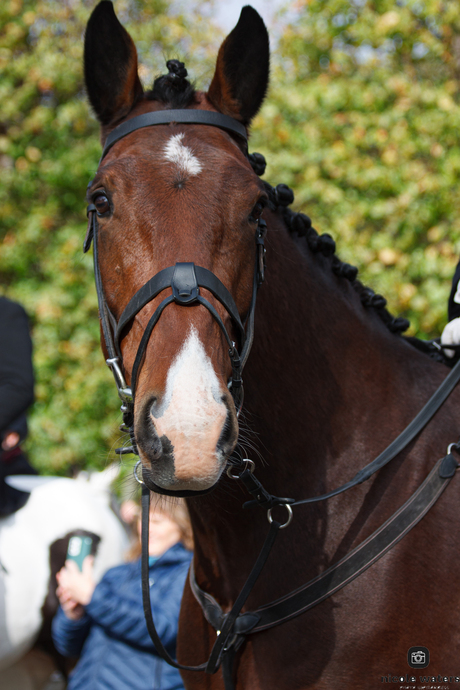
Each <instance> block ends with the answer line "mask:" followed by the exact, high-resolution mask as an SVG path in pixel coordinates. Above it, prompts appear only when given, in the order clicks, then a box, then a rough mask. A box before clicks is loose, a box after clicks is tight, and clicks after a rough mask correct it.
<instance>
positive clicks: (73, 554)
mask: <svg viewBox="0 0 460 690" xmlns="http://www.w3.org/2000/svg"><path fill="white" fill-rule="evenodd" d="M92 545H93V540H92V539H91V537H79V536H75V537H70V539H69V546H68V548H67V557H66V560H69V561H75V563H76V564H77V566H78V568H79V570H80V571H81V570H83V561H84V560H85V558H86V556H89V555H90V553H91V546H92Z"/></svg>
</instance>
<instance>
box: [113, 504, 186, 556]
mask: <svg viewBox="0 0 460 690" xmlns="http://www.w3.org/2000/svg"><path fill="white" fill-rule="evenodd" d="M150 512H159V513H163V515H166V516H167V517H168V518H169V519H170V520H172V521H173V522H175V523H176V525H177V526H178V527H179V531H180V540H179V541H180V542H181V543H182V544H183V545H184V546H185V548H186V549H188V551H193V533H192V525H191V524H190V517H189V514H188V510H187V505H186V503H185V501H184V499H183V498H172V499H171V498H168V499H167V500H165V499H164V498H163V497H162V498H161V499H160V500H159V501H156V502H152V503H151V504H150ZM138 520H141V515H140V513H139V517H138ZM141 551H142V546H141V540H140V539H139V538H137V539H136V542H135V543H134V544H133V545H132V546H131V548H130V549H129V551H128V553H127V554H126V560H127V561H135V560H137V559H138V558H140V555H141Z"/></svg>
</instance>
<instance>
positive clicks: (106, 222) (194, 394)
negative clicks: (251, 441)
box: [85, 1, 269, 492]
mask: <svg viewBox="0 0 460 690" xmlns="http://www.w3.org/2000/svg"><path fill="white" fill-rule="evenodd" d="M137 62H138V61H137V53H136V48H135V46H134V43H133V41H132V39H131V37H130V36H129V34H128V33H127V32H126V30H125V29H124V28H123V27H122V26H121V24H120V23H119V21H118V19H117V17H116V15H115V13H114V10H113V6H112V3H111V2H107V1H103V2H101V3H100V4H99V5H98V6H97V7H96V8H95V10H94V12H93V14H92V15H91V18H90V20H89V22H88V26H87V31H86V36H85V80H86V87H87V92H88V96H89V100H90V102H91V105H92V107H93V109H94V112H95V114H96V116H97V118H98V120H99V122H100V124H101V141H102V143H103V145H105V149H104V153H103V157H102V159H101V162H100V164H99V168H98V171H97V174H96V176H95V177H94V179H93V180H92V182H91V183H90V185H89V187H88V201H89V203H90V207H89V208H90V209H91V216H90V225H91V217H92V218H93V219H94V220H93V225H92V227H93V232H94V235H96V234H97V271H98V273H99V277H100V285H99V288H98V289H99V293H100V299H101V296H102V300H103V306H104V309H106V313H107V318H106V321H107V324H105V327H104V323H103V330H104V331H107V330H110V331H111V335H110V334H109V335H107V333H104V336H105V337H104V338H102V344H103V349H104V350H105V354H106V357H108V358H109V359H110V358H112V359H114V360H118V361H117V362H115V366H116V372H115V373H116V377H117V376H118V379H119V380H121V381H122V382H123V385H125V384H124V382H125V381H126V386H130V388H131V391H132V393H133V401H131V400H129V401H128V407H129V406H130V405H131V407H130V410H129V414H128V417H129V416H130V417H131V419H130V420H129V422H128V426H129V427H130V430H131V436H132V441H133V443H134V444H135V446H136V447H137V451H138V453H139V456H140V458H141V460H142V463H143V466H144V468H146V470H148V474H149V476H150V478H151V480H152V482H153V483H154V484H155V485H156V486H157V487H159V488H160V490H164V491H165V492H168V491H174V492H184V491H185V492H188V491H205V490H208V489H209V488H211V487H212V486H214V485H215V483H216V482H217V481H218V479H219V477H220V475H221V473H222V471H223V469H224V467H225V464H226V461H227V458H228V457H229V455H230V454H231V453H232V451H233V449H234V447H235V445H236V441H237V437H238V421H237V412H238V409H237V408H238V407H239V405H240V404H241V394H240V392H239V391H240V384H241V381H240V378H241V377H240V374H241V368H242V364H244V360H245V359H246V357H247V354H248V351H249V347H250V340H251V334H249V333H248V327H249V322H250V321H251V320H252V317H253V313H252V311H251V309H253V306H254V301H255V292H256V290H255V288H254V285H255V282H257V281H256V280H255V272H257V269H256V268H255V267H257V265H258V251H259V248H260V244H261V241H262V240H261V237H262V234H263V233H262V229H261V228H262V224H261V221H260V216H261V214H262V212H263V209H264V206H265V204H266V201H267V196H266V192H265V189H264V186H263V183H262V182H261V181H260V179H259V178H258V177H257V175H256V174H255V172H254V171H253V169H252V167H251V164H250V161H249V159H248V154H247V144H246V136H247V128H248V126H249V125H250V122H251V120H252V118H253V117H254V115H255V114H256V113H257V111H258V109H259V107H260V105H261V103H262V101H263V98H264V96H265V92H266V89H267V85H268V73H269V48H268V35H267V31H266V28H265V26H264V23H263V21H262V19H261V18H260V17H259V15H258V14H257V12H256V11H255V10H254V9H252V8H251V7H245V8H243V10H242V12H241V16H240V19H239V21H238V24H237V25H236V27H235V28H234V29H233V31H232V32H231V33H230V34H229V36H228V37H227V38H226V39H225V41H224V42H223V44H222V46H221V48H220V50H219V53H218V57H217V62H216V67H215V73H214V76H213V78H212V81H211V84H210V87H209V90H208V91H207V92H202V91H196V90H195V89H194V88H193V86H192V85H191V84H190V83H189V81H188V80H187V79H186V76H187V72H186V70H185V68H184V66H183V64H182V63H180V62H178V61H177V60H171V61H168V63H167V66H168V69H169V74H168V75H165V76H161V77H159V78H158V79H156V80H155V82H154V84H153V88H152V90H150V91H144V89H143V87H142V85H141V82H140V80H139V76H138V70H137ZM171 111H174V112H175V113H181V115H180V117H179V116H178V118H179V120H175V119H174V117H172V120H171V121H170V122H167V121H166V120H164V119H162V118H164V116H165V115H168V113H171ZM185 112H187V113H188V112H189V113H191V117H190V122H184V121H183V119H184V117H183V114H184V113H185ZM153 113H161V115H160V122H161V124H157V125H156V126H145V127H144V126H143V125H142V126H141V125H139V126H136V124H137V123H139V122H140V120H139V119H136V118H139V116H141V117H145V116H148V117H151V115H149V114H153ZM216 114H218V118H217V120H216V117H215V116H216ZM213 117H214V120H213ZM196 119H198V120H199V121H198V123H196ZM150 121H151V120H149V122H150ZM216 122H217V126H215V124H216ZM133 123H134V127H133V128H132V129H131V126H132V125H133ZM155 124H156V123H155ZM226 124H227V125H228V127H227V126H225V125H226ZM123 128H124V129H123ZM120 132H121V133H122V135H121V136H118V134H119V133H120ZM124 132H128V133H127V134H125V133H124ZM117 133H118V134H117ZM95 239H96V238H95ZM259 258H260V257H259ZM146 285H149V286H150V287H149V288H146V287H145V286H146ZM146 290H147V293H148V294H147V297H146ZM243 324H244V325H243ZM113 334H115V336H114V337H112V336H113ZM108 340H114V348H115V350H116V352H115V354H116V357H113V354H114V353H113V352H110V351H109V350H110V348H109V347H108V346H107V341H108ZM241 360H243V361H241ZM229 381H230V382H231V386H230V388H229ZM121 387H123V386H121ZM119 389H120V386H119ZM122 409H123V408H122ZM125 409H126V407H125Z"/></svg>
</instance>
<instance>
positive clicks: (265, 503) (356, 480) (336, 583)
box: [83, 110, 460, 690]
mask: <svg viewBox="0 0 460 690" xmlns="http://www.w3.org/2000/svg"><path fill="white" fill-rule="evenodd" d="M171 123H184V124H203V125H210V126H213V127H219V128H220V129H223V130H224V131H226V132H228V133H229V134H230V135H232V136H237V137H238V138H239V139H240V140H243V146H244V153H245V155H246V156H247V157H248V159H249V161H250V163H251V165H252V167H253V168H254V170H255V171H256V172H257V173H259V174H261V172H260V171H261V170H262V172H263V168H264V165H263V158H262V157H261V156H260V154H252V155H249V154H248V153H247V133H246V129H245V127H243V125H242V124H241V123H239V122H237V121H236V120H233V119H232V118H230V117H227V116H224V115H221V114H219V113H214V112H210V111H202V110H165V111H157V112H154V113H146V114H144V115H140V116H138V117H135V118H132V119H131V120H128V121H127V122H124V123H123V124H122V125H120V126H119V127H117V128H116V129H115V130H114V131H113V132H112V133H111V134H110V135H109V136H108V138H107V141H106V143H105V147H104V150H103V153H102V157H101V161H102V159H103V158H104V156H105V155H106V154H107V153H108V151H109V150H110V149H111V148H112V146H113V145H114V144H115V143H116V142H117V141H119V140H120V139H121V138H123V137H125V136H127V135H129V134H131V133H132V132H134V131H136V130H138V129H140V128H144V127H150V126H155V125H164V124H171ZM261 159H262V160H261ZM283 187H284V185H278V187H277V188H276V190H272V192H273V194H272V196H273V197H274V198H275V200H276V201H277V205H280V206H285V205H287V203H286V202H284V203H283V200H282V199H281V196H282V195H281V193H282V192H283V193H284V196H286V191H285V190H284V189H282V188H283ZM270 189H271V188H270ZM286 189H287V190H288V188H286ZM288 192H290V190H288ZM291 194H292V193H291ZM289 197H290V195H289V194H287V198H288V199H289ZM290 201H292V198H291V199H290ZM290 201H289V202H288V203H290ZM87 214H88V217H89V222H88V231H87V235H86V238H85V242H84V245H83V249H84V251H85V252H87V251H88V250H89V248H90V246H91V242H92V241H93V245H94V246H93V257H94V271H95V282H96V291H97V296H98V304H99V314H100V319H101V324H102V332H103V338H104V341H105V345H106V348H107V352H108V354H109V357H108V359H107V360H106V361H107V364H108V366H109V367H110V369H111V370H112V373H113V375H114V378H115V383H116V385H117V390H118V395H119V397H120V399H121V401H122V406H121V410H122V412H123V423H124V424H123V426H122V427H120V429H121V430H122V431H127V432H129V433H130V438H131V443H132V445H131V446H130V447H128V448H120V449H117V452H118V453H119V454H124V453H134V454H137V455H138V454H139V453H138V450H137V446H136V442H135V438H134V396H135V392H136V382H137V378H138V374H139V371H140V368H141V366H142V363H143V360H144V356H145V352H146V348H147V345H148V342H149V339H150V336H151V334H152V331H153V329H154V327H155V325H156V324H157V322H158V320H159V318H160V317H161V315H162V313H163V311H164V310H165V309H166V307H167V306H169V305H170V304H172V303H175V304H178V305H181V306H184V307H187V306H190V305H197V304H199V305H201V306H203V307H205V308H206V309H207V310H208V311H209V312H210V313H211V315H212V316H213V318H214V319H215V320H216V321H217V323H218V325H219V327H220V329H221V330H222V333H223V335H224V337H225V339H226V341H227V344H228V346H229V350H228V353H229V357H230V360H231V367H232V375H231V379H230V382H229V388H230V390H231V393H232V396H233V399H234V401H235V407H236V409H237V411H238V413H239V411H240V410H241V406H242V403H243V385H242V378H241V373H242V370H243V367H244V365H245V363H246V361H247V358H248V356H249V352H250V349H251V346H252V342H253V337H254V313H255V305H256V297H257V291H258V288H259V287H260V285H261V284H262V282H263V281H264V273H265V248H264V238H265V234H266V223H265V221H263V220H260V221H259V223H258V227H257V231H256V235H255V242H256V262H255V268H254V280H253V289H252V299H251V304H250V308H249V312H248V315H247V317H246V320H245V322H244V323H243V322H242V320H241V317H240V315H239V313H238V309H237V307H236V305H235V302H234V300H233V297H232V295H231V294H230V292H229V291H228V289H227V288H226V287H225V285H223V283H222V282H221V281H220V280H219V278H217V276H215V275H214V274H213V273H212V272H211V271H209V270H207V269H206V268H203V267H200V266H195V264H193V263H176V264H175V266H170V267H168V268H166V269H163V270H162V271H160V272H159V273H157V274H156V275H154V276H153V277H152V278H150V280H148V281H147V283H145V284H144V285H143V286H142V287H141V288H140V290H138V291H137V292H136V293H135V295H134V296H133V297H132V298H131V300H130V301H129V303H128V305H127V306H126V307H125V309H124V311H123V313H122V315H121V317H120V319H119V320H118V322H117V321H116V319H115V317H114V316H113V314H112V313H111V312H110V309H109V307H108V305H107V302H106V299H105V296H104V291H103V286H102V279H101V273H100V268H99V259H98V224H97V211H96V207H95V206H94V204H89V206H88V208H87ZM200 288H205V289H206V290H208V291H209V292H210V293H211V294H212V295H213V296H214V298H215V299H217V300H218V301H219V302H220V304H221V305H222V306H223V307H224V309H225V310H226V312H227V313H228V314H229V315H230V317H231V320H232V323H233V324H234V325H235V326H236V330H237V332H238V336H239V341H240V342H239V345H240V353H239V352H238V349H237V347H236V344H235V343H234V342H233V341H232V340H231V338H230V336H229V334H228V332H227V330H226V328H225V326H224V324H223V322H222V320H221V318H220V316H219V314H218V313H217V311H216V309H215V307H214V306H213V305H212V304H211V303H210V302H209V301H208V300H207V299H206V298H204V297H203V296H202V295H201V294H200ZM168 289H170V290H171V292H170V294H168V295H167V296H166V297H165V298H164V299H163V301H162V302H161V303H160V305H159V306H158V307H157V309H156V310H155V312H154V313H153V315H152V316H151V317H150V320H149V322H148V324H147V327H146V329H145V331H144V334H143V336H142V338H141V341H140V343H139V346H138V350H137V354H136V358H135V361H134V365H133V369H132V372H131V387H129V386H128V385H127V383H126V380H125V376H124V373H123V361H122V356H121V350H120V342H121V339H122V332H123V330H124V329H125V327H126V326H128V325H129V324H130V323H131V322H132V320H133V319H134V317H135V316H136V314H137V313H138V312H139V311H140V310H141V309H142V308H143V307H144V306H146V305H147V304H148V303H149V302H151V301H152V300H153V299H154V298H155V297H157V296H158V295H159V294H160V293H161V292H163V291H164V290H168ZM449 347H450V348H451V347H452V346H449ZM459 380H460V362H458V363H457V364H456V366H455V367H454V368H453V369H452V371H451V372H450V373H449V375H448V376H447V377H446V378H445V380H444V381H443V382H442V384H441V385H440V387H439V388H438V390H437V391H436V392H435V393H434V394H433V395H432V397H431V398H430V399H429V401H428V402H427V403H426V405H425V406H424V407H423V408H422V410H421V411H420V412H419V413H418V414H417V415H416V417H415V418H414V419H413V420H412V422H411V423H410V424H409V425H408V426H407V427H406V429H405V430H404V431H403V432H402V433H401V434H400V435H399V436H398V437H397V438H396V439H395V440H394V441H393V442H392V443H391V444H390V445H389V446H388V447H387V448H386V449H385V450H384V451H383V452H382V453H381V454H380V455H379V456H378V457H377V458H375V460H373V461H372V462H371V463H369V464H368V465H366V467H364V468H363V469H362V470H360V471H359V472H358V473H357V474H356V475H355V477H353V478H352V479H351V480H350V481H349V482H347V483H345V484H343V485H342V486H340V487H338V488H337V489H334V490H333V491H331V492H329V493H327V494H323V495H321V496H316V497H312V498H306V499H301V500H297V501H296V500H295V499H293V498H281V497H277V496H273V495H272V494H270V493H269V492H268V491H266V489H265V488H264V487H263V486H262V484H261V483H260V481H259V480H258V479H257V478H256V477H255V475H254V463H253V462H252V461H251V460H248V459H244V460H239V459H236V458H230V460H229V467H228V469H227V474H228V476H229V477H231V478H232V479H234V480H240V481H241V482H242V483H243V485H244V486H245V488H246V489H247V490H248V492H249V493H250V494H251V495H252V496H253V500H251V501H248V502H247V503H245V504H244V507H245V508H247V507H251V506H254V505H260V506H261V507H262V508H264V509H267V518H268V521H269V523H270V527H269V531H268V534H267V537H266V539H265V542H264V544H263V546H262V549H261V551H260V553H259V556H258V558H257V560H256V562H255V564H254V566H253V569H252V571H251V573H250V574H249V577H248V579H247V581H246V583H245V585H244V586H243V589H242V590H241V592H240V594H239V595H238V597H237V598H236V600H235V603H234V604H233V607H232V608H231V610H230V611H229V612H228V613H226V614H224V613H223V611H222V609H221V607H220V606H219V604H218V603H217V602H216V601H215V599H214V598H213V597H212V596H211V595H209V594H207V593H206V592H204V591H203V590H202V589H201V588H200V587H199V586H198V584H197V582H196V579H195V574H194V570H193V565H192V567H191V569H190V587H191V589H192V592H193V594H194V596H195V598H196V599H197V601H198V603H199V604H200V606H201V608H202V611H203V615H204V616H205V618H206V620H207V621H208V622H209V623H210V625H211V626H212V627H213V628H214V629H215V630H216V632H217V639H216V641H215V643H214V646H213V648H212V650H211V654H210V657H209V659H208V661H207V662H204V663H202V664H200V665H198V666H185V665H182V664H179V663H178V662H177V661H175V660H174V659H173V658H172V657H171V656H170V655H169V654H168V652H167V651H166V649H165V648H164V646H163V644H162V642H161V640H160V638H159V636H158V633H157V631H156V628H155V624H154V621H153V615H152V608H151V602H150V587H149V563H148V542H149V536H148V533H149V506H150V491H155V492H157V493H161V494H166V495H173V496H197V495H199V494H200V493H207V492H208V491H210V490H211V489H212V488H213V487H211V489H208V490H206V491H203V492H200V491H177V492H175V491H168V490H165V489H162V488H161V487H159V486H157V485H156V484H155V483H154V482H153V481H152V479H151V477H150V473H149V472H148V470H147V469H146V468H145V467H142V477H141V478H140V477H139V476H138V474H137V470H138V467H139V465H141V461H140V460H139V462H138V463H137V464H136V467H135V472H134V475H135V478H136V480H137V481H138V482H139V483H140V484H142V595H143V607H144V614H145V619H146V623H147V628H148V631H149V634H150V637H151V639H152V641H153V643H154V645H155V648H156V651H157V653H158V654H159V656H161V657H162V658H163V659H164V660H165V661H166V662H167V663H168V664H170V665H171V666H174V667H175V668H177V669H182V670H186V671H205V672H206V673H210V674H213V673H215V672H216V671H217V670H218V668H219V667H220V665H221V664H222V672H223V678H224V683H225V689H226V690H233V688H234V687H235V686H234V682H233V661H234V657H235V654H236V652H237V651H238V649H239V648H240V647H241V645H242V644H243V643H244V641H245V636H246V635H247V634H253V633H256V632H260V631H262V630H267V629H269V628H271V627H273V626H275V625H278V624H280V623H283V622H285V621H287V620H290V619H291V618H294V617H295V616H298V615H300V614H301V613H303V612H304V611H306V610H308V609H310V608H312V607H313V606H315V605H316V604H318V603H320V602H321V601H323V600H324V599H326V598H327V597H328V596H330V595H331V594H333V593H334V592H337V591H338V590H339V589H341V588H342V587H344V586H345V585H346V584H348V583H349V582H351V580H353V579H354V578H356V577H358V576H359V575H360V574H361V573H362V572H364V570H366V569H367V568H369V567H370V566H371V565H372V564H373V563H375V562H376V561H377V560H378V559H379V558H381V557H382V556H383V555H385V554H386V553H387V552H388V551H389V550H390V549H391V548H392V546H394V545H395V544H396V543H397V542H398V541H400V540H401V539H402V538H403V537H404V536H405V535H406V534H407V533H408V532H409V531H410V530H411V529H412V527H414V526H415V525H416V524H417V523H418V522H419V521H420V520H421V519H422V518H423V517H424V515H426V513H427V512H428V511H429V510H430V508H431V507H432V506H433V505H434V503H435V502H436V501H437V499H438V498H439V497H440V496H441V494H442V492H443V491H444V489H445V488H446V486H447V485H448V484H449V482H450V480H451V479H452V477H453V476H454V475H455V472H456V469H457V467H458V466H459V465H458V463H457V461H456V459H455V457H454V456H453V454H452V450H453V449H455V450H457V451H460V444H451V445H450V446H449V448H448V452H447V455H446V456H445V457H444V458H442V459H441V460H439V461H438V462H437V463H436V465H435V466H434V468H433V469H432V471H431V472H430V474H429V475H428V477H427V478H426V479H425V480H424V482H423V483H422V484H421V485H420V486H419V488H418V489H417V490H416V491H415V492H414V494H413V495H412V496H411V497H410V498H409V499H408V500H407V501H406V503H405V504H404V505H403V506H402V507H400V508H399V509H398V510H397V511H396V512H395V514H394V515H393V516H392V517H391V518H389V520H387V521H386V522H385V523H384V524H383V525H382V526H381V527H380V528H379V529H377V530H376V531H375V532H374V533H373V534H372V535H371V536H370V537H368V538H367V539H366V540H365V541H364V542H362V543H361V544H360V545H359V546H357V547H356V548H355V549H353V550H352V551H351V552H350V553H348V554H347V556H345V557H344V558H342V559H341V560H340V561H339V562H338V563H336V564H335V565H333V566H331V567H330V568H329V569H328V570H326V571H325V572H324V573H322V574H321V575H319V576H318V577H316V578H314V579H313V580H311V581H310V582H308V583H306V584H305V585H304V586H302V587H300V588H298V589H296V590H295V591H293V592H290V593H289V594H287V595H285V596H283V597H281V598H279V599H277V600H276V601H273V602H270V603H268V604H266V605H264V606H262V607H260V608H259V609H257V610H256V611H252V612H245V613H241V609H242V608H243V606H244V604H245V603H246V600H247V598H248V596H249V594H250V593H251V591H252V588H253V587H254V585H255V583H256V581H257V579H258V577H259V575H260V573H261V572H262V569H263V567H264V565H265V563H266V561H267V558H268V556H269V554H270V551H271V548H272V546H273V544H274V542H275V539H276V536H277V534H278V532H279V530H282V529H284V528H286V527H287V526H288V525H289V524H290V522H291V520H292V516H293V512H292V507H291V506H297V505H301V504H305V503H313V502H317V501H322V500H326V499H329V498H332V497H333V496H337V495H338V494H341V493H343V492H344V491H347V490H348V489H351V488H353V487H354V486H357V485H358V484H361V483H363V482H364V481H367V480H368V479H369V478H370V477H371V476H372V475H373V474H375V472H377V471H378V470H380V469H382V468H383V467H384V466H385V465H386V464H387V463H388V462H390V460H392V459H393V458H394V457H395V456H396V455H398V454H399V453H400V452H401V451H402V450H403V449H404V448H405V447H406V446H407V445H408V444H409V443H410V442H411V441H412V440H413V439H414V438H415V437H416V436H417V434H418V433H419V432H420V431H421V430H422V429H423V428H424V426H425V425H426V424H427V423H428V422H429V420H430V419H431V418H432V417H433V416H434V414H435V413H436V412H437V410H438V409H439V408H440V407H441V405H442V404H443V403H444V401H445V400H446V399H447V397H448V396H449V394H450V393H451V392H452V390H453V389H454V388H455V386H456V384H457V383H458V381H459ZM276 505H281V506H284V507H285V508H286V510H287V514H288V517H287V520H286V522H285V523H284V524H281V523H280V522H278V521H277V520H275V519H274V518H273V516H272V508H273V507H274V506H276Z"/></svg>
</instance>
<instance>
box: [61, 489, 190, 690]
mask: <svg viewBox="0 0 460 690" xmlns="http://www.w3.org/2000/svg"><path fill="white" fill-rule="evenodd" d="M139 522H140V520H139ZM191 546H192V543H191V529H190V523H189V522H188V516H187V514H186V509H185V504H184V503H183V502H182V501H177V502H175V503H167V504H166V503H165V504H164V505H162V506H161V508H155V509H152V508H151V510H150V539H149V554H150V571H149V573H150V596H151V601H152V611H153V618H154V621H155V626H156V628H157V631H158V634H159V635H160V638H161V640H162V642H163V644H164V645H165V647H166V649H167V650H168V652H169V654H170V655H171V656H173V657H175V653H176V637H177V628H178V619H179V610H180V604H181V599H182V592H183V589H184V583H185V579H186V577H187V573H188V568H189V565H190V561H191V558H192V553H191V551H190V550H189V549H190V548H191ZM136 550H137V554H136V555H138V554H139V548H138V547H136ZM92 573H93V563H92V556H87V558H86V559H85V561H84V562H83V570H82V572H80V570H79V569H78V566H77V565H76V564H75V563H74V562H73V561H70V560H68V561H66V565H65V567H64V568H62V570H61V571H60V572H59V573H58V575H57V579H58V584H59V586H58V589H57V595H58V598H59V601H60V608H59V610H58V612H57V614H56V616H55V617H54V620H53V624H52V635H53V641H54V644H55V646H56V649H57V650H58V652H60V653H61V654H62V655H63V656H66V657H78V658H79V660H78V662H77V665H76V667H75V669H74V670H73V672H72V673H71V675H70V678H69V683H68V686H67V687H68V690H183V688H184V686H183V683H182V680H181V677H180V674H179V671H178V670H177V669H175V668H173V667H171V666H169V665H168V664H167V663H166V662H165V661H163V659H161V657H159V656H158V655H157V654H156V652H155V647H154V645H153V643H152V641H151V640H150V637H149V634H148V631H147V626H146V623H145V619H144V611H143V608H142V591H141V565H140V558H136V560H135V561H132V562H128V563H125V564H123V565H120V566H117V567H115V568H111V569H110V570H108V571H107V572H106V573H105V575H104V576H103V578H102V580H101V581H100V582H99V584H98V585H95V583H94V580H93V576H92Z"/></svg>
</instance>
